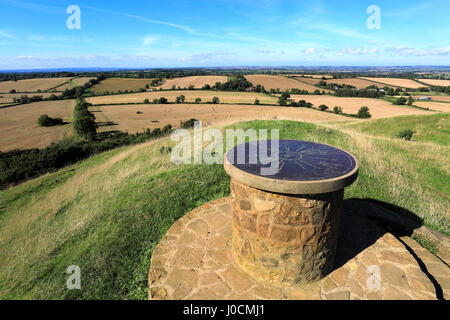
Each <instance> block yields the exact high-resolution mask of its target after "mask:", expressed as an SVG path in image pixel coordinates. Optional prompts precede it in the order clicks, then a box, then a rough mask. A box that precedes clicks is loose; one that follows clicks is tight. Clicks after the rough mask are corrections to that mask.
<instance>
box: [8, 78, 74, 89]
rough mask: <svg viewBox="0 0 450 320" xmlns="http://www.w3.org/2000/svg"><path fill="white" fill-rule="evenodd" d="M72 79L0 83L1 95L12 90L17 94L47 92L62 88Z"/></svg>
mask: <svg viewBox="0 0 450 320" xmlns="http://www.w3.org/2000/svg"><path fill="white" fill-rule="evenodd" d="M70 79H72V78H43V79H27V80H18V81H2V82H0V93H9V92H10V91H11V90H12V89H14V90H16V91H17V92H36V91H38V90H41V91H46V90H50V89H52V88H55V87H57V86H60V85H62V84H64V83H66V82H67V81H69V80H70Z"/></svg>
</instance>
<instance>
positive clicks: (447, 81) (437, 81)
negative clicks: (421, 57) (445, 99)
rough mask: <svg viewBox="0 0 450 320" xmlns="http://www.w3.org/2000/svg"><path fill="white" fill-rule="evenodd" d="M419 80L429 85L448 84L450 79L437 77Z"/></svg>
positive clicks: (443, 85) (446, 85)
mask: <svg viewBox="0 0 450 320" xmlns="http://www.w3.org/2000/svg"><path fill="white" fill-rule="evenodd" d="M418 80H419V81H420V82H423V83H426V84H429V85H430V86H442V87H448V86H450V80H437V79H418Z"/></svg>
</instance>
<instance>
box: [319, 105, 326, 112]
mask: <svg viewBox="0 0 450 320" xmlns="http://www.w3.org/2000/svg"><path fill="white" fill-rule="evenodd" d="M319 109H320V111H327V110H328V107H327V106H326V105H324V104H321V105H320V106H319Z"/></svg>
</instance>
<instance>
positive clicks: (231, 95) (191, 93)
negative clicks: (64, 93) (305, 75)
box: [86, 90, 278, 104]
mask: <svg viewBox="0 0 450 320" xmlns="http://www.w3.org/2000/svg"><path fill="white" fill-rule="evenodd" d="M181 95H184V96H185V97H186V100H185V101H186V102H187V103H189V102H192V103H193V102H195V99H196V98H200V99H202V102H210V101H212V99H213V98H214V97H218V98H219V99H220V103H246V104H253V103H254V102H255V99H256V98H257V99H259V100H260V103H264V104H276V103H277V101H278V99H276V98H274V97H270V96H268V95H266V94H262V93H257V92H229V91H227V92H223V91H201V90H186V91H183V90H181V91H178V90H177V91H155V92H142V93H133V94H121V95H111V96H102V97H92V98H88V99H86V101H88V102H90V103H92V104H116V103H143V102H144V100H145V99H148V100H149V101H150V102H152V101H153V100H154V99H159V98H161V97H164V98H166V99H168V100H169V102H175V100H176V97H178V96H181Z"/></svg>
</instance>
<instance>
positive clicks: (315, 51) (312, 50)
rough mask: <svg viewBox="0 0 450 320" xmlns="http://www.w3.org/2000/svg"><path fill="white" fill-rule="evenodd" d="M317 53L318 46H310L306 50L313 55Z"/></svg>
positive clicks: (306, 52)
mask: <svg viewBox="0 0 450 320" xmlns="http://www.w3.org/2000/svg"><path fill="white" fill-rule="evenodd" d="M316 53H317V49H316V48H308V49H306V50H305V54H307V55H313V54H316Z"/></svg>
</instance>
